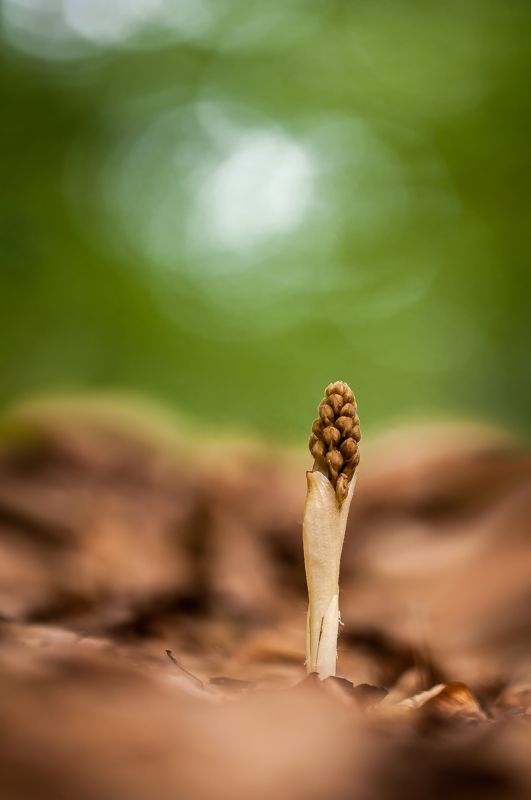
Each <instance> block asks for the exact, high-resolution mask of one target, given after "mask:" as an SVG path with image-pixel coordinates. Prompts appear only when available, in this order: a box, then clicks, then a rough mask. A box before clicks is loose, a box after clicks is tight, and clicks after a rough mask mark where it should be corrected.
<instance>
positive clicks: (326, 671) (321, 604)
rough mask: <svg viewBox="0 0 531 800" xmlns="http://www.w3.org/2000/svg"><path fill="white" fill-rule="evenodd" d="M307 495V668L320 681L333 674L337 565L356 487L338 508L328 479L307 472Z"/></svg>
mask: <svg viewBox="0 0 531 800" xmlns="http://www.w3.org/2000/svg"><path fill="white" fill-rule="evenodd" d="M306 478H307V482H308V494H307V496H306V505H305V507H304V522H303V544H304V563H305V567H306V579H307V582H308V596H309V605H308V620H307V628H306V667H307V671H308V673H310V672H317V673H318V674H319V676H320V677H321V678H327V677H329V676H330V675H335V674H336V661H337V636H338V631H339V622H340V616H339V562H340V559H341V551H342V549H343V540H344V538H345V529H346V525H347V516H348V512H349V508H350V501H351V500H352V494H353V492H354V486H355V484H356V475H354V476H353V477H352V480H351V481H350V485H349V488H348V494H347V496H346V497H345V500H344V501H343V503H342V505H341V508H340V507H339V504H338V501H337V497H336V493H335V491H334V488H333V486H332V484H331V483H330V480H329V479H328V477H327V476H326V475H323V474H322V473H321V472H318V471H316V472H307V473H306Z"/></svg>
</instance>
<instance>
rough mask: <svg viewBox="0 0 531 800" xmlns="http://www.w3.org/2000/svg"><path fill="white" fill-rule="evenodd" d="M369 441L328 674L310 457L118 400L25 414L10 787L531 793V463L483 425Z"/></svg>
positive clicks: (7, 638) (120, 793) (17, 515)
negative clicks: (306, 549)
mask: <svg viewBox="0 0 531 800" xmlns="http://www.w3.org/2000/svg"><path fill="white" fill-rule="evenodd" d="M361 453H362V459H361V463H360V467H359V478H358V485H357V487H356V491H355V495H354V499H353V502H352V508H351V514H350V519H349V524H348V528H347V535H346V539H345V546H344V554H343V560H342V566H341V577H340V587H341V599H340V608H341V614H342V620H343V627H342V631H341V636H340V641H339V659H338V676H339V677H338V678H337V679H335V678H329V679H327V680H326V681H320V680H318V679H317V678H316V676H313V675H311V676H308V677H307V676H306V673H305V667H304V659H305V654H304V647H305V643H304V636H305V614H306V604H307V596H306V585H305V574H304V563H303V555H302V534H301V522H302V511H303V506H304V496H305V476H304V472H305V470H306V469H309V468H310V466H311V464H310V461H311V459H310V457H309V456H308V457H306V456H304V455H300V454H297V453H295V454H293V453H290V452H284V451H281V450H276V449H274V448H266V447H264V446H259V445H256V444H251V443H248V442H231V441H230V440H228V439H225V440H212V437H207V436H205V437H198V436H192V434H191V432H190V431H184V432H183V431H179V430H178V429H169V428H168V427H167V426H165V425H164V424H162V423H159V422H157V421H154V419H153V418H152V417H150V415H147V414H144V413H142V412H139V411H138V410H133V409H131V408H127V407H125V406H124V407H123V408H122V407H120V406H119V405H114V406H113V405H106V404H105V403H97V402H86V403H82V402H77V403H70V404H68V403H57V404H53V403H52V404H47V405H45V404H41V405H34V406H27V407H26V408H24V409H20V410H19V411H18V412H17V413H14V414H13V415H11V417H10V418H9V419H6V420H5V421H4V424H3V427H2V432H1V438H0V619H1V622H0V680H1V683H2V687H3V690H2V692H1V694H0V719H1V723H0V725H1V726H2V729H3V747H2V749H1V750H0V794H1V797H2V800H41V799H42V800H59V798H63V797H64V798H68V800H70V798H74V797H75V798H76V800H107V798H108V799H109V800H111V799H112V800H117V798H120V800H148V799H149V800H153V798H168V799H169V798H179V800H181V798H182V799H183V800H203V799H204V800H249V799H250V798H253V800H266V798H268V799H269V798H275V800H299V798H301V800H302V798H304V800H321V799H322V800H325V799H326V800H328V799H329V798H330V799H333V800H336V799H337V800H366V799H367V800H370V798H374V800H379V799H380V798H382V800H387V798H389V800H391V799H392V798H398V800H402V798H404V800H406V798H407V800H415V798H423V800H424V799H425V798H435V800H446V799H448V800H460V798H467V800H468V799H469V798H476V797H477V798H492V799H495V798H500V799H501V798H504V800H507V799H508V800H512V798H515V799H517V798H527V797H530V796H531V605H530V603H529V598H530V594H531V577H530V576H531V536H530V523H529V520H530V518H531V457H530V456H529V454H528V453H527V452H526V451H525V449H524V448H523V447H522V446H521V445H520V444H519V443H518V442H517V441H515V440H514V438H511V437H509V436H507V435H505V434H503V433H500V432H497V431H494V430H490V429H487V428H483V427H480V426H474V425H467V424H455V425H454V426H449V425H448V424H447V425H445V426H442V425H441V426H439V427H437V426H431V427H424V428H418V429H415V430H413V429H410V430H408V431H402V432H396V433H394V434H392V435H389V436H387V437H386V438H382V439H381V440H380V441H378V442H374V443H372V444H371V443H369V444H365V443H364V442H362V447H361ZM168 651H169V653H168Z"/></svg>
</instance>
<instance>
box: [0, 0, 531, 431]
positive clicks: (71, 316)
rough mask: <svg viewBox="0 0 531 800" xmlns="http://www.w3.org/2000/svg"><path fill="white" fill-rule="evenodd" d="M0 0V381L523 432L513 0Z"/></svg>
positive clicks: (307, 414)
mask: <svg viewBox="0 0 531 800" xmlns="http://www.w3.org/2000/svg"><path fill="white" fill-rule="evenodd" d="M1 9H2V26H1V29H2V34H1V36H2V45H1V48H2V53H1V71H0V115H1V116H0V118H1V123H0V153H1V172H0V175H1V179H0V253H1V267H0V269H1V274H0V403H1V405H2V406H4V407H5V406H6V405H7V404H9V403H12V402H15V401H17V400H19V399H22V398H27V397H33V396H36V395H40V394H45V393H61V392H63V393H64V392H77V391H85V390H105V391H107V390H113V391H114V390H125V391H127V392H133V393H141V394H143V395H147V396H151V397H155V398H158V399H160V400H162V401H163V402H164V403H166V404H169V405H170V406H172V407H174V408H176V409H177V410H181V411H183V412H184V413H185V414H187V415H188V416H189V417H190V418H191V419H192V420H194V419H198V418H199V417H202V418H204V417H205V414H206V415H208V417H209V418H210V420H211V422H212V423H213V424H221V425H227V426H230V427H231V428H235V427H236V428H239V429H240V430H241V431H242V432H254V433H258V434H260V435H265V436H268V437H275V438H277V439H278V440H280V441H285V442H287V443H294V442H297V441H306V437H307V435H308V432H309V431H308V428H309V425H310V423H311V420H312V419H313V418H314V416H315V410H316V406H317V404H318V402H319V400H320V398H321V396H322V393H323V389H324V387H325V386H326V385H327V384H328V383H329V382H330V381H334V380H339V379H341V380H346V381H348V382H349V383H350V384H351V385H352V387H353V388H354V391H355V393H356V395H357V398H358V405H359V409H360V416H362V423H363V427H364V431H366V432H367V431H368V432H371V431H377V430H378V429H380V428H381V427H382V426H383V425H388V424H392V423H394V422H395V421H397V420H399V419H402V418H410V419H411V418H414V419H418V418H420V417H424V416H426V415H431V416H433V415H441V414H443V415H445V416H447V415H463V414H464V415H467V416H472V417H474V418H479V419H485V420H491V421H494V422H496V423H499V424H502V425H505V426H508V427H512V428H514V429H516V430H519V431H521V432H524V433H529V431H530V429H531V423H530V420H529V415H528V413H527V409H528V407H529V405H530V401H531V375H530V370H529V355H528V353H529V348H530V345H531V335H530V334H531V316H530V309H529V305H530V303H529V294H530V289H531V277H530V273H529V266H528V260H529V253H530V249H531V248H530V239H531V224H530V220H529V216H530V215H529V211H530V199H529V197H530V189H529V187H530V180H531V170H530V166H531V159H530V155H529V151H530V132H531V131H530V129H531V94H530V91H529V86H530V84H531V49H530V47H529V41H530V34H531V4H530V3H529V2H515V0H508V2H503V3H501V2H499V0H496V1H495V0H476V1H474V0H447V1H446V2H444V3H436V2H429V1H427V0H424V1H423V2H420V0H418V1H417V2H413V1H411V0H410V1H408V0H392V1H391V0H378V2H374V0H327V1H326V2H316V1H315V0H275V2H272V1H271V0H269V1H268V0H260V2H252V0H3V2H2V5H1Z"/></svg>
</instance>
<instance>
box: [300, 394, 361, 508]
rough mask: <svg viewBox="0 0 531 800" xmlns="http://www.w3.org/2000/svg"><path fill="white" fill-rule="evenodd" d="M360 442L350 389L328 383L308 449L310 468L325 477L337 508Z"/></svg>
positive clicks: (346, 487)
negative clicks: (333, 491) (311, 457)
mask: <svg viewBox="0 0 531 800" xmlns="http://www.w3.org/2000/svg"><path fill="white" fill-rule="evenodd" d="M360 439H361V433H360V420H359V417H358V415H357V413H356V400H355V398H354V394H353V393H352V390H351V389H350V387H349V386H347V384H346V383H343V382H342V381H337V382H336V383H331V384H330V385H329V386H327V388H326V392H325V398H324V400H322V401H321V403H320V404H319V418H318V419H316V420H315V422H314V423H313V425H312V435H311V436H310V440H309V442H308V446H309V448H310V453H311V454H312V456H313V457H314V459H315V465H314V469H318V470H319V472H322V473H323V474H325V475H327V476H328V478H329V480H330V483H331V484H332V486H333V487H334V489H335V492H336V497H337V500H338V503H339V505H340V506H341V505H342V503H343V500H344V499H345V497H346V496H347V493H348V487H349V484H350V481H351V480H352V476H353V475H354V472H355V470H356V467H357V466H358V463H359V460H360V453H359V448H358V443H359V441H360Z"/></svg>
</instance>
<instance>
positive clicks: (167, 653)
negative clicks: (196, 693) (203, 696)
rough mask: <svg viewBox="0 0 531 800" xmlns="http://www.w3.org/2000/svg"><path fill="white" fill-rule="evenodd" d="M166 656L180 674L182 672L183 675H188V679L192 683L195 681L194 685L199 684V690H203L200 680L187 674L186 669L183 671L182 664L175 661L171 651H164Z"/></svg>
mask: <svg viewBox="0 0 531 800" xmlns="http://www.w3.org/2000/svg"><path fill="white" fill-rule="evenodd" d="M166 655H167V656H168V658H169V659H170V661H171V662H172V664H175V666H176V667H178V668H179V669H180V670H181V671H182V672H184V673H185V675H188V677H189V678H191V679H192V680H193V681H196V683H198V684H199V686H200V687H201V689H204V688H205V684H204V683H203V681H202V680H201V679H200V678H197V677H196V676H195V675H192V673H191V672H189V671H188V670H187V669H185V668H184V667H183V665H182V664H179V662H178V661H177V659H176V658H174V657H173V655H172V651H171V650H166Z"/></svg>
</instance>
